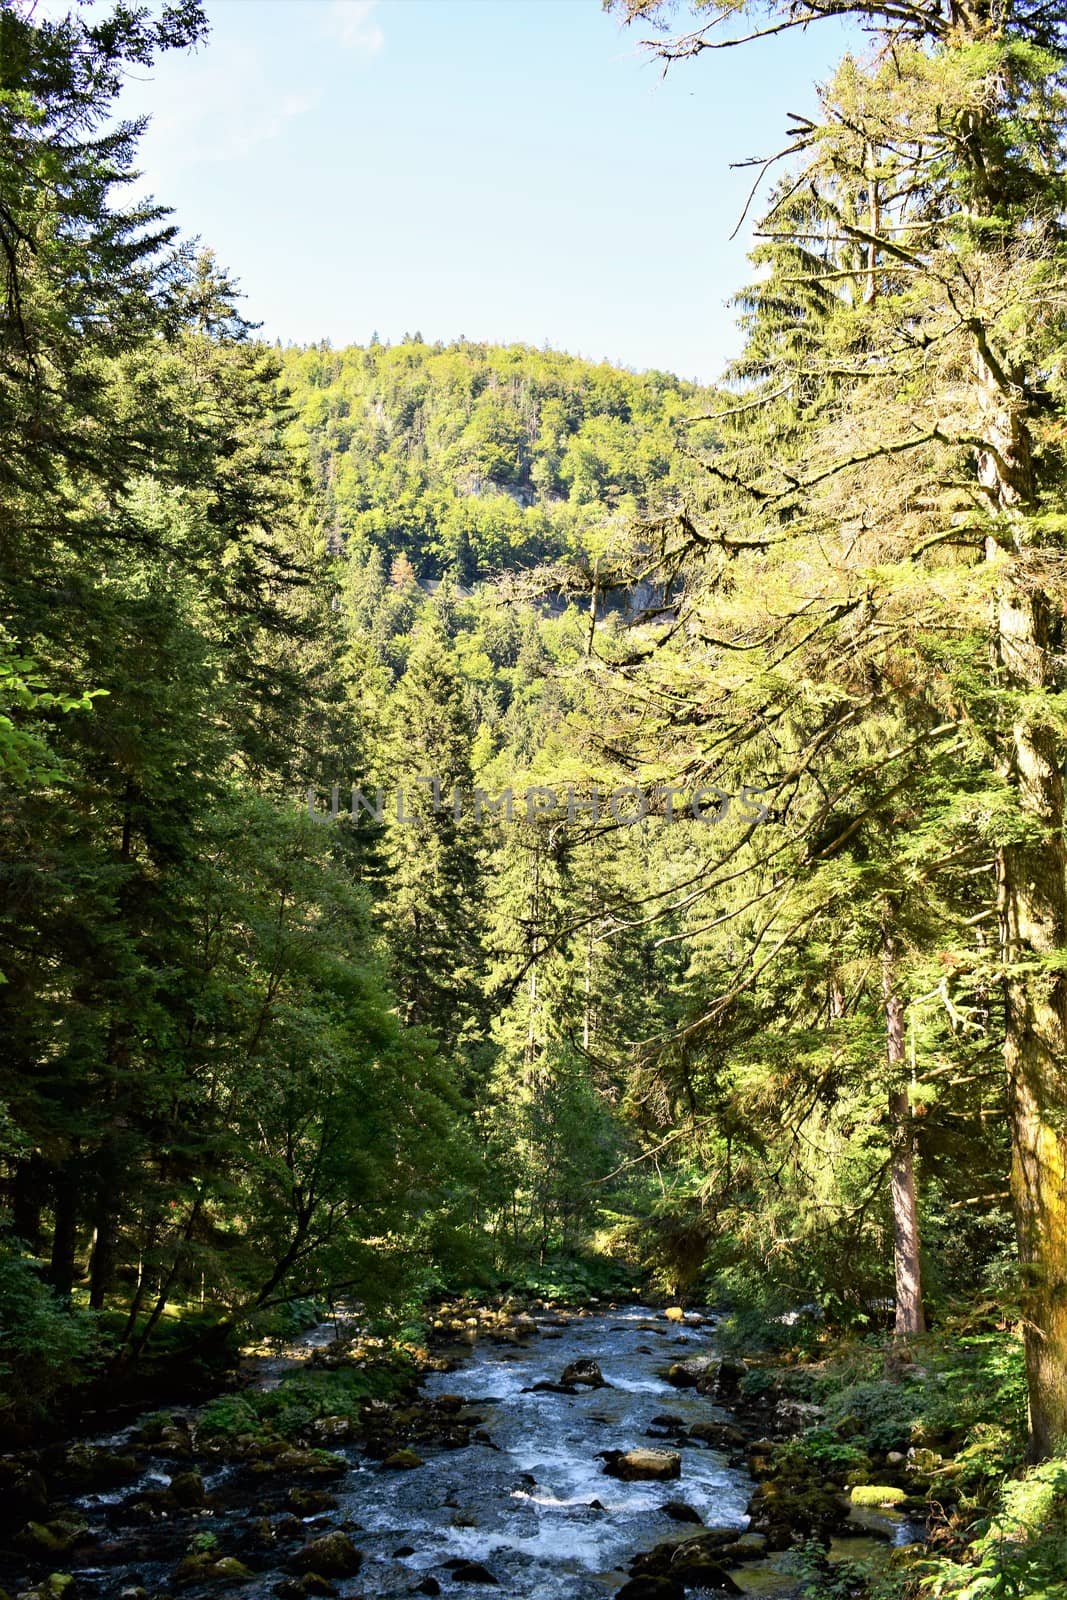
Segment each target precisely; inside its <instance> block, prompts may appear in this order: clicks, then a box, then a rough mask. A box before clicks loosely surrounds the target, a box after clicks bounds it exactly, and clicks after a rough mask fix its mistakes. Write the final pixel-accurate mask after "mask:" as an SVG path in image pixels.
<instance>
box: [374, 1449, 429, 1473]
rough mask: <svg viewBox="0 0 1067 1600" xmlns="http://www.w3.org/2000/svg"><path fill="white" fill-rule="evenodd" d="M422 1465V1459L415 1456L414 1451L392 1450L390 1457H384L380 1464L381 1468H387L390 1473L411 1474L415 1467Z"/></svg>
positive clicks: (423, 1463)
mask: <svg viewBox="0 0 1067 1600" xmlns="http://www.w3.org/2000/svg"><path fill="white" fill-rule="evenodd" d="M424 1465H425V1462H424V1461H423V1459H422V1457H421V1456H420V1455H416V1453H415V1451H414V1450H394V1451H393V1453H392V1455H388V1456H386V1458H385V1460H384V1461H383V1462H382V1466H383V1467H387V1468H388V1469H389V1471H390V1472H411V1471H413V1470H414V1468H415V1467H421V1466H424Z"/></svg>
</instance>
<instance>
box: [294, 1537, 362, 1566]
mask: <svg viewBox="0 0 1067 1600" xmlns="http://www.w3.org/2000/svg"><path fill="white" fill-rule="evenodd" d="M296 1559H297V1562H298V1563H299V1565H300V1566H301V1567H302V1568H303V1569H304V1571H305V1572H317V1573H319V1575H320V1576H321V1577H324V1578H351V1577H353V1576H354V1575H355V1573H357V1572H358V1571H359V1569H360V1567H361V1566H362V1565H363V1552H362V1551H361V1550H357V1549H356V1547H355V1545H354V1544H353V1543H352V1541H351V1539H350V1538H349V1537H348V1535H347V1533H342V1532H341V1530H340V1528H335V1529H334V1530H333V1532H332V1533H324V1534H322V1535H321V1536H320V1537H319V1538H318V1539H310V1540H309V1541H308V1543H307V1544H306V1545H305V1546H304V1548H303V1550H299V1551H297V1556H296Z"/></svg>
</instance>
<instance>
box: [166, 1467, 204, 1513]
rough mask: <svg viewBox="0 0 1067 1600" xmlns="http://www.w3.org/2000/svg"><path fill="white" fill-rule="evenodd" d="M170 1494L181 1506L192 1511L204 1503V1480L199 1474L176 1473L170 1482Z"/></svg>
mask: <svg viewBox="0 0 1067 1600" xmlns="http://www.w3.org/2000/svg"><path fill="white" fill-rule="evenodd" d="M170 1492H171V1494H172V1495H173V1496H174V1499H175V1500H176V1501H177V1503H178V1504H179V1505H180V1506H183V1507H185V1509H186V1510H192V1509H194V1508H195V1507H196V1506H202V1505H203V1503H204V1480H203V1478H202V1477H201V1476H200V1474H199V1472H176V1473H175V1475H174V1477H173V1478H172V1479H171V1480H170Z"/></svg>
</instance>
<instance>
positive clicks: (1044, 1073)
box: [997, 593, 1067, 1460]
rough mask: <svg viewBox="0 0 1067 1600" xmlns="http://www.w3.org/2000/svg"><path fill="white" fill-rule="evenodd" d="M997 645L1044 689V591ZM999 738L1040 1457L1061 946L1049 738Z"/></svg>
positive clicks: (1024, 731) (1055, 1227)
mask: <svg viewBox="0 0 1067 1600" xmlns="http://www.w3.org/2000/svg"><path fill="white" fill-rule="evenodd" d="M1000 650H1001V663H1002V666H1003V668H1004V670H1005V675H1006V676H1007V677H1008V679H1009V681H1010V682H1011V684H1012V686H1013V687H1020V686H1023V685H1025V686H1026V687H1028V688H1030V689H1040V688H1044V687H1051V686H1052V685H1051V682H1050V681H1049V675H1050V666H1049V658H1050V652H1049V649H1048V608H1047V605H1046V603H1045V600H1044V596H1042V595H1041V594H1040V593H1030V594H1026V595H1021V596H1020V595H1010V596H1007V597H1005V598H1004V599H1003V600H1002V604H1001V626H1000ZM1006 742H1007V749H1006V752H1005V758H1004V771H1005V773H1006V775H1007V776H1008V777H1009V779H1010V780H1011V782H1012V784H1013V787H1014V789H1015V793H1016V796H1017V799H1018V802H1019V807H1020V810H1021V812H1022V814H1023V816H1024V818H1025V819H1026V820H1027V822H1028V823H1029V832H1028V837H1026V838H1025V839H1022V840H1018V841H1014V842H1012V843H1010V844H1005V845H1003V846H1001V848H1000V850H999V852H998V858H997V880H998V909H999V914H1000V938H1001V948H1002V952H1003V959H1004V964H1005V982H1004V993H1005V1012H1006V1027H1005V1044H1004V1055H1005V1063H1006V1066H1007V1073H1008V1105H1009V1115H1010V1120H1011V1134H1012V1179H1011V1187H1012V1199H1013V1203H1014V1209H1015V1224H1016V1230H1017V1232H1018V1238H1019V1258H1020V1263H1021V1268H1022V1306H1023V1314H1024V1317H1025V1319H1026V1320H1025V1325H1024V1338H1025V1346H1026V1376H1027V1385H1028V1388H1029V1394H1030V1453H1031V1455H1032V1457H1033V1459H1035V1460H1041V1459H1042V1458H1044V1457H1045V1456H1048V1455H1051V1454H1053V1453H1055V1451H1056V1449H1057V1448H1058V1447H1059V1446H1060V1445H1062V1444H1063V1442H1064V1441H1065V1440H1067V1130H1065V1128H1064V1108H1065V1107H1067V979H1065V976H1064V974H1063V973H1062V972H1058V971H1057V970H1056V969H1055V965H1054V964H1055V963H1056V962H1058V961H1060V960H1062V956H1063V950H1064V947H1065V946H1067V877H1065V874H1067V859H1065V853H1064V842H1063V784H1062V780H1061V777H1060V771H1059V764H1058V760H1057V755H1058V752H1057V749H1056V738H1055V734H1054V733H1053V731H1052V730H1051V729H1049V728H1047V727H1044V726H1043V725H1042V724H1041V722H1040V720H1039V719H1038V718H1035V717H1034V716H1033V714H1032V713H1027V711H1026V710H1025V708H1023V707H1020V708H1019V709H1018V711H1017V712H1016V713H1015V715H1014V718H1013V723H1012V728H1011V733H1010V739H1009V740H1008V741H1006ZM1048 959H1050V965H1049V967H1048V968H1047V969H1046V970H1041V967H1040V966H1039V965H1038V964H1039V963H1043V961H1044V960H1048Z"/></svg>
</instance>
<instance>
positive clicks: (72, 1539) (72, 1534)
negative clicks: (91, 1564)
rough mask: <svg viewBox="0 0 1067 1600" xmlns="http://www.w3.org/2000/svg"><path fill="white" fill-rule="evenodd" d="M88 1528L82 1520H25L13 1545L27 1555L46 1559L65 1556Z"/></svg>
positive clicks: (84, 1535) (83, 1536)
mask: <svg viewBox="0 0 1067 1600" xmlns="http://www.w3.org/2000/svg"><path fill="white" fill-rule="evenodd" d="M88 1532H89V1530H88V1528H87V1527H86V1526H85V1524H84V1522H74V1521H64V1520H57V1521H55V1522H27V1524H26V1526H25V1527H24V1528H23V1529H22V1530H21V1531H20V1532H19V1533H17V1534H16V1535H15V1541H14V1542H15V1547H16V1549H18V1550H23V1551H25V1552H26V1554H27V1555H31V1556H37V1557H39V1558H42V1559H47V1558H48V1557H50V1556H65V1555H66V1554H67V1553H68V1552H69V1551H70V1550H72V1549H73V1548H74V1546H75V1545H76V1544H77V1543H78V1541H79V1540H80V1539H84V1538H85V1537H86V1535H87V1534H88Z"/></svg>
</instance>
